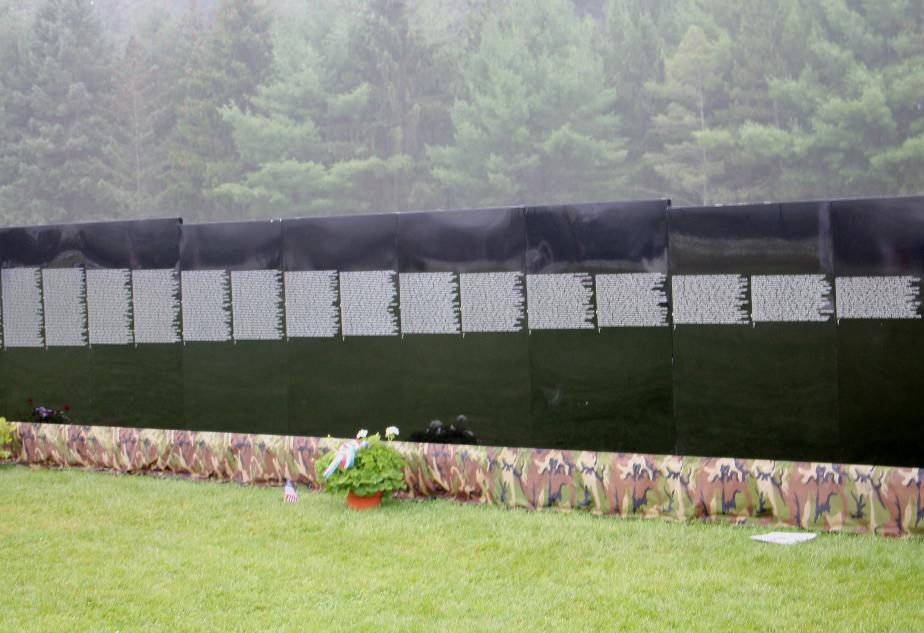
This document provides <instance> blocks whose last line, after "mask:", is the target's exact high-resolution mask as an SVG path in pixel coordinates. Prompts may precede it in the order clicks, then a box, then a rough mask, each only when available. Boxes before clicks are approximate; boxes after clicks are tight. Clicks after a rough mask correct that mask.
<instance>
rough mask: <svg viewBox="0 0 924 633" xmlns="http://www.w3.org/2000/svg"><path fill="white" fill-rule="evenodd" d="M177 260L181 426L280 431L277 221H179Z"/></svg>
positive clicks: (283, 374) (283, 373) (282, 375)
mask: <svg viewBox="0 0 924 633" xmlns="http://www.w3.org/2000/svg"><path fill="white" fill-rule="evenodd" d="M180 266H181V272H180V294H181V304H182V310H181V313H182V333H183V346H182V348H183V351H182V366H183V385H184V400H185V406H184V411H185V415H184V424H185V426H186V427H187V428H191V429H195V430H208V431H229V432H242V433H243V432H247V433H275V434H285V433H287V432H288V424H287V418H288V406H287V395H288V366H287V363H286V343H285V340H284V336H285V318H284V303H285V297H284V283H283V274H282V222H280V221H278V220H269V221H261V222H221V223H215V224H198V225H186V226H184V227H183V239H182V244H181V249H180Z"/></svg>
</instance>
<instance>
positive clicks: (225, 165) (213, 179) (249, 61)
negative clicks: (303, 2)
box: [162, 0, 272, 220]
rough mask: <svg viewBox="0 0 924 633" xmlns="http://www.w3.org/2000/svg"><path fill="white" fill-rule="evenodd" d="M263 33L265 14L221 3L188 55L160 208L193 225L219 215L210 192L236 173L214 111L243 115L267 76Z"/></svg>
mask: <svg viewBox="0 0 924 633" xmlns="http://www.w3.org/2000/svg"><path fill="white" fill-rule="evenodd" d="M269 27H270V16H269V14H268V13H267V11H266V10H265V9H263V8H261V7H260V6H259V5H258V4H257V3H256V2H255V1H254V0H222V2H221V3H220V5H219V6H218V8H217V10H216V14H215V17H214V20H213V22H212V24H211V27H210V28H209V30H208V33H207V34H206V35H205V36H204V37H203V38H202V39H201V41H200V42H198V43H197V46H196V48H195V49H194V50H193V51H192V54H191V58H190V63H189V66H188V67H187V69H186V74H185V77H184V78H183V80H182V82H181V87H180V91H181V96H182V102H181V104H180V106H179V110H178V116H177V122H176V126H175V128H174V130H173V133H172V139H171V143H170V150H169V151H170V170H169V173H168V182H169V186H168V188H167V190H166V192H165V195H164V196H163V198H162V205H163V207H164V208H165V209H169V210H172V211H174V212H176V213H179V214H181V215H183V216H184V217H187V218H189V219H195V220H207V219H215V218H217V217H219V215H220V213H221V209H220V208H219V206H218V205H217V204H216V202H215V199H214V197H213V195H212V193H213V189H214V188H215V187H216V186H218V185H219V184H221V183H222V182H227V181H231V180H234V179H235V178H237V177H238V176H239V175H240V173H241V171H242V168H241V163H240V159H239V156H238V153H237V148H236V147H235V145H234V141H233V139H232V136H231V127H230V126H229V125H228V123H226V122H225V121H224V119H223V118H222V115H221V108H223V107H225V106H235V107H237V108H238V109H240V110H242V111H247V110H249V108H250V103H251V98H252V97H253V95H254V94H255V93H256V91H257V87H258V86H259V85H260V83H261V82H263V81H264V80H265V79H266V78H267V76H268V73H269V68H270V62H271V59H272V46H271V42H270V33H269ZM230 211H231V212H232V213H235V210H233V209H232V210H230ZM237 213H239V210H238V211H237Z"/></svg>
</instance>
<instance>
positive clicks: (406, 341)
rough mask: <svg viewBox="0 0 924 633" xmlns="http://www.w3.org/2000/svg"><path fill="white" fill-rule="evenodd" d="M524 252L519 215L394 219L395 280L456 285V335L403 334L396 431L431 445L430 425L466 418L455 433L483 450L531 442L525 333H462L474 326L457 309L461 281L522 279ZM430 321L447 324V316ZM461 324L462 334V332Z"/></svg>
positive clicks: (491, 212) (496, 212) (488, 212)
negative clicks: (433, 278)
mask: <svg viewBox="0 0 924 633" xmlns="http://www.w3.org/2000/svg"><path fill="white" fill-rule="evenodd" d="M525 253H526V232H525V215H524V212H523V209H518V208H512V209H479V210H473V211H447V212H441V213H408V214H401V215H399V216H398V271H399V273H402V274H405V275H407V274H421V273H422V274H426V273H455V274H456V275H455V276H454V279H452V280H451V281H450V284H458V285H459V292H458V295H457V296H456V298H455V300H456V301H457V302H458V308H459V311H460V320H459V322H458V324H457V327H458V328H459V331H455V332H451V333H426V334H422V333H414V332H404V333H403V334H402V340H401V342H400V347H399V354H400V356H399V361H398V366H399V367H400V368H401V369H400V382H401V390H400V393H401V397H402V399H403V411H404V416H403V419H404V427H402V428H406V430H407V432H408V434H409V436H410V435H414V436H415V437H418V438H420V439H432V438H429V437H428V436H427V429H428V427H429V425H430V423H431V422H433V421H434V420H439V421H440V422H442V423H443V425H444V427H449V426H450V425H452V424H455V423H456V418H458V417H459V416H465V420H464V423H463V424H462V426H464V428H465V430H467V431H470V432H471V433H473V434H474V437H475V438H476V439H477V441H478V442H480V443H482V444H495V445H497V444H500V445H503V444H509V443H511V442H513V443H520V444H522V443H523V442H524V440H525V441H526V442H527V443H528V442H531V441H532V439H531V437H532V436H531V432H530V431H531V429H530V416H529V385H530V375H529V337H528V336H527V333H526V331H525V329H523V328H522V327H518V328H516V330H515V331H508V332H498V331H473V330H472V328H471V327H468V326H470V325H473V324H474V321H473V320H471V319H469V317H470V316H471V315H467V314H466V313H465V310H464V306H463V305H462V304H463V299H462V294H463V293H464V292H465V287H466V285H467V280H469V279H483V278H484V277H479V275H484V274H489V273H502V272H509V273H517V274H522V271H523V265H524V256H525ZM404 279H405V285H406V286H408V287H405V288H404V289H403V290H404V292H405V293H409V292H412V289H411V288H410V287H409V283H408V278H407V277H405V278H404ZM440 317H442V318H440ZM433 318H434V320H435V321H439V322H440V324H443V325H447V324H446V323H445V320H446V315H434V317H433ZM463 322H465V324H466V329H467V330H468V331H465V332H464V333H463V332H462V331H461V330H462V328H463V325H462V323H463ZM405 325H406V326H410V323H405ZM408 329H410V328H408ZM477 329H481V328H477ZM526 438H530V439H526Z"/></svg>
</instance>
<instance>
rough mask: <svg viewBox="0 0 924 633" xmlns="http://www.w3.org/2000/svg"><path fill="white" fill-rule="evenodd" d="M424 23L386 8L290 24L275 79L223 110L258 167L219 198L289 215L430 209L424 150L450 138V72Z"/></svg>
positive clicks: (375, 5)
mask: <svg viewBox="0 0 924 633" xmlns="http://www.w3.org/2000/svg"><path fill="white" fill-rule="evenodd" d="M414 18H415V16H414V15H413V14H412V13H411V11H410V9H409V8H408V6H407V5H406V4H405V3H404V2H392V1H380V2H372V3H367V4H366V5H365V6H364V7H363V8H362V9H361V10H356V11H354V10H352V9H351V8H349V7H346V8H344V7H340V8H337V7H327V8H326V9H325V10H320V9H317V10H316V9H315V8H312V9H311V10H306V11H303V12H301V13H300V14H299V16H298V18H297V21H295V22H294V23H293V24H291V25H288V28H287V26H283V27H282V28H281V29H280V30H279V32H278V35H277V39H276V41H277V43H278V44H277V51H278V55H277V59H276V72H275V77H276V80H275V81H273V82H271V83H269V84H268V85H266V86H264V87H263V88H261V90H260V91H259V94H258V95H257V96H256V97H255V98H254V100H253V104H252V105H253V107H252V109H251V111H249V112H248V111H245V110H243V109H242V108H239V107H232V108H228V109H227V110H226V111H225V113H224V116H225V120H226V121H227V122H229V123H230V124H231V126H232V128H233V130H234V139H235V141H236V144H237V147H238V148H239V150H240V153H241V157H242V159H243V161H244V163H245V165H246V166H247V168H248V172H247V173H246V174H245V175H244V177H243V178H242V179H240V180H239V181H238V182H229V183H226V184H224V185H222V186H221V187H219V188H218V189H217V190H216V191H217V193H218V194H219V195H221V196H223V197H227V198H228V199H229V200H231V201H233V202H234V203H235V204H245V205H250V206H251V207H254V208H260V209H264V210H270V212H272V213H274V214H279V215H285V216H291V215H303V214H312V213H320V212H327V213H337V212H347V211H381V210H397V209H408V208H413V207H426V206H432V205H433V203H434V201H435V200H437V198H436V193H435V191H434V190H435V186H434V183H433V181H432V179H431V178H430V176H429V172H428V168H427V164H426V154H425V144H426V143H428V142H439V141H442V140H445V139H447V138H448V137H449V134H450V125H449V117H448V94H447V85H448V83H449V81H450V79H451V73H450V72H448V71H447V69H446V67H445V66H444V65H441V63H442V62H443V60H444V59H445V58H442V57H440V56H439V54H438V51H436V50H434V48H433V47H432V46H431V45H430V44H428V43H427V42H426V41H425V40H424V38H423V36H422V35H421V33H420V32H419V31H418V30H417V27H416V26H415V22H414Z"/></svg>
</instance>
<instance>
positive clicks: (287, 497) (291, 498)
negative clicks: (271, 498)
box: [282, 479, 298, 503]
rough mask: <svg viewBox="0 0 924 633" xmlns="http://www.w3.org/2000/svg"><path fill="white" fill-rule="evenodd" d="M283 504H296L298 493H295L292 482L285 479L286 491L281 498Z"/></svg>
mask: <svg viewBox="0 0 924 633" xmlns="http://www.w3.org/2000/svg"><path fill="white" fill-rule="evenodd" d="M282 502H283V503H298V493H297V492H296V491H295V486H293V485H292V482H291V481H289V480H288V479H286V489H285V494H284V495H283V497H282Z"/></svg>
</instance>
